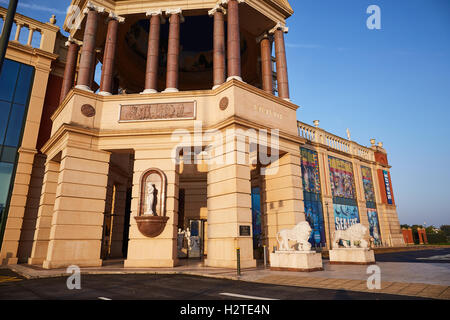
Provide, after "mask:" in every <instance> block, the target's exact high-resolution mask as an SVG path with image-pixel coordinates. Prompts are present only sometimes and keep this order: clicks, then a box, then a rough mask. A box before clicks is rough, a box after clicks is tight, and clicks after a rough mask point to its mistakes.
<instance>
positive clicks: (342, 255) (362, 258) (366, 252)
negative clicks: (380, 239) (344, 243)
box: [330, 248, 375, 265]
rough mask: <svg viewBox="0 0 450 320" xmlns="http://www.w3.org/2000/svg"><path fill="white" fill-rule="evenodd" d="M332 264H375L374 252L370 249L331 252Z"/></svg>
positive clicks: (345, 249)
mask: <svg viewBox="0 0 450 320" xmlns="http://www.w3.org/2000/svg"><path fill="white" fill-rule="evenodd" d="M330 263H331V264H363V265H364V264H375V255H374V252H373V250H370V249H368V248H339V249H333V250H330Z"/></svg>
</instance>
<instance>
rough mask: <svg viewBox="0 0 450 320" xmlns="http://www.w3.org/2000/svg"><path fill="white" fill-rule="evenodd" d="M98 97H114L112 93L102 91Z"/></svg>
mask: <svg viewBox="0 0 450 320" xmlns="http://www.w3.org/2000/svg"><path fill="white" fill-rule="evenodd" d="M98 95H100V96H104V97H108V96H112V93H110V92H106V91H100V92H99V93H98Z"/></svg>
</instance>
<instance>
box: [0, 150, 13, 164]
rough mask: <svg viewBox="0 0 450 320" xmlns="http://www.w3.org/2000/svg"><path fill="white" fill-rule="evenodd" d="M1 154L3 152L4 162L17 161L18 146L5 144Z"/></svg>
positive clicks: (1, 159) (2, 158)
mask: <svg viewBox="0 0 450 320" xmlns="http://www.w3.org/2000/svg"><path fill="white" fill-rule="evenodd" d="M0 154H1V158H0V161H2V162H9V163H15V162H16V154H17V148H14V147H7V146H3V152H2V153H0Z"/></svg>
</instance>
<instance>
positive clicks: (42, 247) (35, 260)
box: [28, 160, 59, 265]
mask: <svg viewBox="0 0 450 320" xmlns="http://www.w3.org/2000/svg"><path fill="white" fill-rule="evenodd" d="M58 177H59V162H56V161H51V160H50V161H47V163H46V164H45V173H44V180H43V183H42V191H41V199H40V202H39V209H38V216H37V220H36V231H35V233H34V242H33V247H32V249H31V256H30V258H29V259H28V264H41V265H42V263H43V262H44V259H45V257H46V256H47V249H48V242H49V241H50V228H51V222H52V216H53V207H54V205H55V200H56V188H57V185H58Z"/></svg>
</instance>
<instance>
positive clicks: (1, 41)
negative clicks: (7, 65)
mask: <svg viewBox="0 0 450 320" xmlns="http://www.w3.org/2000/svg"><path fill="white" fill-rule="evenodd" d="M17 3H18V0H9V7H8V13H7V14H6V18H5V21H4V23H3V32H2V36H1V38H0V74H1V72H2V67H3V61H4V60H5V55H6V49H7V48H8V43H9V37H10V36H11V29H12V25H13V23H14V16H15V15H16V10H17Z"/></svg>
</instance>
